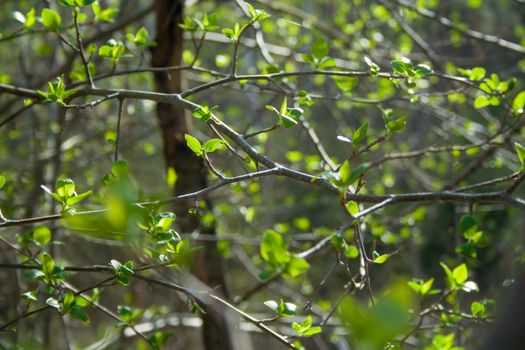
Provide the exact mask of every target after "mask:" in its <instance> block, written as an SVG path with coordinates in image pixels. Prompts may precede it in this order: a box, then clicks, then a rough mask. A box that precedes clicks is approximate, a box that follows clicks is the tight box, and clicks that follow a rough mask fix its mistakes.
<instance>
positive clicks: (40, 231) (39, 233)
mask: <svg viewBox="0 0 525 350" xmlns="http://www.w3.org/2000/svg"><path fill="white" fill-rule="evenodd" d="M33 239H34V240H35V242H37V243H38V244H40V245H44V244H47V243H48V242H49V241H50V240H51V231H50V230H49V228H47V227H45V226H37V227H35V228H34V229H33Z"/></svg>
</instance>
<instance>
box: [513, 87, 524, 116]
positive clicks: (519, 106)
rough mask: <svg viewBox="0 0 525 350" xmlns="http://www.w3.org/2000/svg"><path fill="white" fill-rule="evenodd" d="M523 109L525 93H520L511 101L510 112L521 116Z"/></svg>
mask: <svg viewBox="0 0 525 350" xmlns="http://www.w3.org/2000/svg"><path fill="white" fill-rule="evenodd" d="M524 107H525V91H521V92H520V93H518V94H517V95H516V97H514V101H512V111H513V112H514V113H515V114H522V113H523V108H524Z"/></svg>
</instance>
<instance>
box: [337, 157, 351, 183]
mask: <svg viewBox="0 0 525 350" xmlns="http://www.w3.org/2000/svg"><path fill="white" fill-rule="evenodd" d="M351 175H352V172H351V167H350V162H349V161H348V160H345V161H344V163H343V165H341V167H340V168H339V176H340V179H341V184H342V186H343V187H344V189H345V188H346V187H347V186H348V185H350V178H351Z"/></svg>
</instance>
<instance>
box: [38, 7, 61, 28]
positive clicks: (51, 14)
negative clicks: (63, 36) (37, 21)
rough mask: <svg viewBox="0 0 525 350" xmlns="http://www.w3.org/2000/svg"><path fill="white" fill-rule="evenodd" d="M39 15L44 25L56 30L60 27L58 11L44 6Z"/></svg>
mask: <svg viewBox="0 0 525 350" xmlns="http://www.w3.org/2000/svg"><path fill="white" fill-rule="evenodd" d="M40 17H42V24H43V25H44V27H46V28H49V29H51V30H54V31H58V30H59V29H60V24H61V23H62V18H60V15H59V14H58V12H56V11H54V10H51V9H48V8H45V9H43V10H42V13H41V14H40Z"/></svg>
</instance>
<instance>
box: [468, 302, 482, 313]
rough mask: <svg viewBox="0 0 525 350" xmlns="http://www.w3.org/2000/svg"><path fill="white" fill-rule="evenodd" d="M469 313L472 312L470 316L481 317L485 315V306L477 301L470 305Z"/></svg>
mask: <svg viewBox="0 0 525 350" xmlns="http://www.w3.org/2000/svg"><path fill="white" fill-rule="evenodd" d="M470 311H471V312H472V316H475V317H478V316H482V315H483V314H485V305H483V304H482V303H480V302H478V301H474V302H473V303H472V304H471V305H470Z"/></svg>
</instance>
